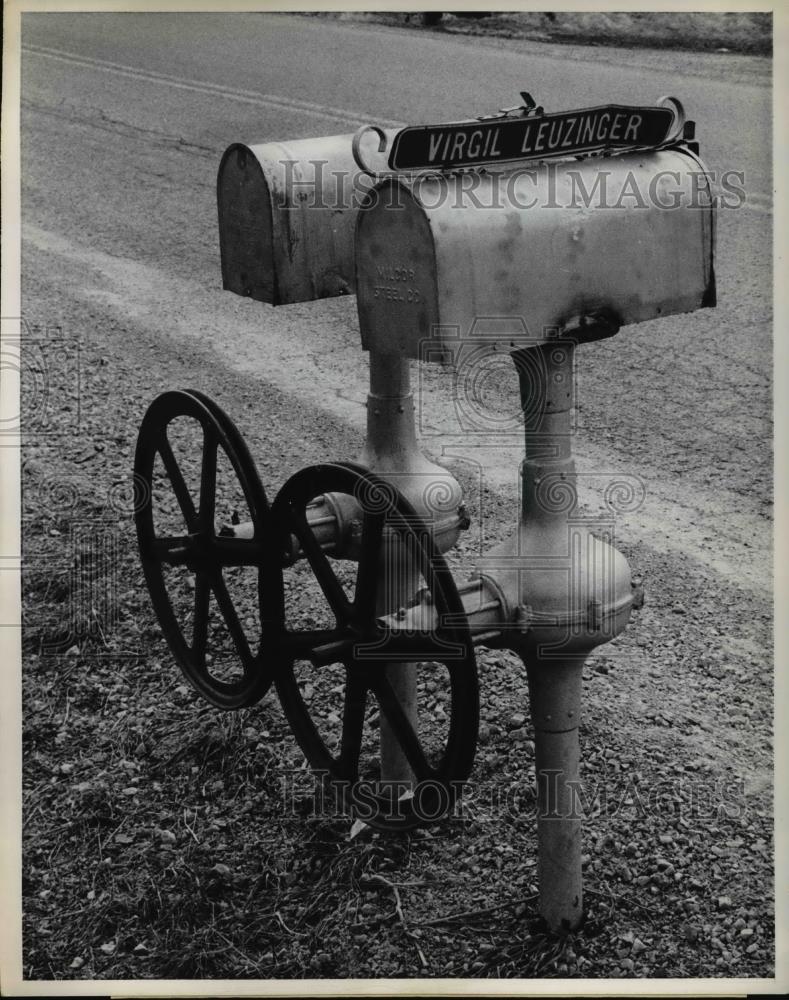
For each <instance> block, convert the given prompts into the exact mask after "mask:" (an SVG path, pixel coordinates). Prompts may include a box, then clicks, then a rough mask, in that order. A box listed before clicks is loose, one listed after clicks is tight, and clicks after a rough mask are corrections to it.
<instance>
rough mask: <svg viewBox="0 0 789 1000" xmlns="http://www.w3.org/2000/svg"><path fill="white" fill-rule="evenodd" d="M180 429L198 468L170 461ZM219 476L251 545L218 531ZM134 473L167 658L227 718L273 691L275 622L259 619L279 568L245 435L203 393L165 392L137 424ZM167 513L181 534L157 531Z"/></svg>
mask: <svg viewBox="0 0 789 1000" xmlns="http://www.w3.org/2000/svg"><path fill="white" fill-rule="evenodd" d="M176 428H178V430H180V431H183V432H184V433H185V434H186V436H187V437H189V438H190V439H192V438H194V440H195V441H196V442H198V443H199V446H200V447H199V451H200V455H199V463H198V460H197V457H196V456H189V455H187V456H184V455H180V456H179V455H178V454H177V453H176V450H175V449H174V446H173V442H172V441H171V435H172V434H173V432H174V430H175V429H176ZM198 464H199V475H195V471H196V469H197V466H198ZM186 466H188V467H189V469H188V472H190V473H191V476H189V475H187V469H186V468H185V467H186ZM220 467H221V472H222V473H223V475H222V482H221V490H222V493H223V496H224V495H225V494H227V495H232V496H234V497H236V498H238V499H239V502H240V504H241V506H242V509H244V511H245V514H246V516H247V517H248V520H249V522H250V523H251V525H252V534H251V537H248V538H235V537H227V536H224V535H223V534H222V533H221V532H218V531H217V529H216V524H215V517H216V516H217V514H218V513H219V511H218V510H217V491H218V488H219V486H220V483H219V475H220V473H219V469H220ZM134 471H135V482H136V484H137V488H138V491H139V494H138V503H137V504H136V511H135V521H136V527H137V540H138V544H139V550H140V559H141V562H142V567H143V572H144V574H145V580H146V583H147V585H148V590H149V592H150V596H151V601H152V604H153V608H154V612H155V614H156V617H157V619H158V621H159V625H160V627H161V629H162V632H163V634H164V637H165V639H166V640H167V643H168V645H169V647H170V650H171V652H172V653H173V656H174V657H175V659H176V661H177V662H178V664H179V666H180V667H181V670H182V671H183V673H184V675H185V676H186V678H187V679H188V680H189V682H190V683H191V684H192V685H193V686H194V687H195V688H196V690H197V691H198V692H199V693H200V694H201V695H202V697H203V698H205V700H206V701H208V702H210V703H211V704H212V705H215V706H216V707H218V708H222V709H227V710H230V709H237V708H243V707H248V706H250V705H253V704H255V702H257V701H259V700H260V698H262V697H263V695H264V694H265V693H266V691H267V690H268V688H269V687H270V685H271V681H272V673H271V670H270V668H269V667H268V666H267V665H266V664H265V657H264V652H265V650H266V648H267V642H268V638H269V636H270V635H271V634H272V632H273V631H276V623H273V622H271V621H270V620H268V619H266V617H265V613H266V612H264V608H263V602H262V594H263V592H264V591H265V590H267V589H271V590H274V591H276V590H277V589H278V587H279V586H281V584H278V581H277V579H276V569H277V567H278V564H277V563H276V562H272V560H271V558H270V534H269V525H270V510H269V505H268V501H267V499H266V494H265V491H264V489H263V486H262V485H261V482H260V479H259V477H258V474H257V471H256V469H255V465H254V462H253V461H252V458H251V456H250V454H249V451H248V449H247V447H246V445H245V443H244V441H243V439H242V437H241V434H240V433H239V431H238V429H237V428H236V426H235V425H234V424H233V422H232V421H231V420H230V418H229V417H228V416H227V415H226V414H225V413H224V411H223V410H222V409H221V408H220V407H219V406H218V405H217V404H216V403H214V402H213V401H212V400H210V399H208V397H206V396H204V395H203V394H202V393H199V392H197V391H193V392H191V391H182V390H177V391H171V392H165V393H163V394H162V395H160V396H158V397H157V398H156V399H155V400H154V402H153V403H152V404H151V406H150V407H149V409H148V411H147V413H146V414H145V417H144V418H143V421H142V424H141V426H140V431H139V434H138V438H137V448H136V452H135V461H134ZM225 473H226V474H225ZM190 478H191V480H192V483H191V484H190V481H189V480H190ZM195 481H196V484H195ZM168 484H169V490H170V491H171V493H172V497H174V499H175V504H174V505H173V504H172V497H170V496H168V493H167V486H168ZM165 510H172V511H173V513H172V514H171V515H169V517H170V520H169V521H168V523H172V524H173V525H175V524H176V523H178V524H180V525H182V530H181V531H180V532H178V531H174V530H169V531H168V530H166V529H165V530H162V527H161V525H160V524H158V523H157V521H158V520H160V517H161V515H162V512H163V511H165ZM245 519H246V518H245ZM244 576H246V577H247V578H248V580H251V581H252V582H253V586H252V587H247V588H246V592H244V593H239V592H238V591H237V589H236V588H238V587H239V586H240V584H239V583H238V582H237V580H239V579H240V578H242V577H244ZM176 577H177V578H178V579H177V584H178V585H176V583H175V582H174V581H175V578H176ZM190 589H191V590H193V598H191V597H190V594H189V591H190ZM249 591H251V593H249ZM190 605H191V607H190ZM268 607H269V605H268V604H267V608H268ZM190 619H191V620H190ZM250 623H251V624H250ZM250 632H253V633H255V634H256V635H257V636H258V639H257V641H255V639H254V638H253V639H250V634H249V633H250ZM217 651H220V652H221V655H222V664H221V669H220V665H219V660H218V657H217ZM234 655H235V659H233V656H234ZM231 662H232V667H227V666H226V664H230V663H231ZM228 676H229V677H230V679H228Z"/></svg>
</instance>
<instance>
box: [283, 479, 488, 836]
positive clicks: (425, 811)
mask: <svg viewBox="0 0 789 1000" xmlns="http://www.w3.org/2000/svg"><path fill="white" fill-rule="evenodd" d="M326 493H331V494H332V495H333V496H334V497H337V496H338V495H341V494H345V495H346V496H350V497H352V498H353V499H354V501H355V503H356V509H358V511H359V515H358V520H357V521H355V522H353V521H352V522H351V526H350V528H351V531H352V532H354V533H355V536H356V537H355V540H354V544H353V545H352V546H351V548H352V549H353V551H354V552H356V553H358V564H357V565H353V566H351V567H349V565H348V563H347V562H346V563H345V564H344V565H343V564H342V563H340V562H339V560H337V559H330V557H329V554H328V553H327V551H325V550H324V549H323V548H322V547H321V545H320V544H319V542H318V540H317V539H316V537H315V535H314V534H313V531H312V529H311V528H310V525H309V523H308V516H307V507H308V505H309V504H310V502H311V501H312V500H313V499H314V498H316V497H318V496H321V495H322V494H326ZM272 524H273V528H272V530H273V534H274V535H275V537H276V538H277V539H279V540H280V544H281V545H283V546H287V545H292V539H293V537H294V536H295V539H296V541H297V542H298V544H299V546H300V550H301V553H302V554H303V556H304V560H303V561H302V562H300V563H298V564H296V566H295V567H293V572H294V573H297V574H300V576H299V578H298V579H296V578H294V581H293V582H292V583H291V584H290V591H289V593H291V594H292V593H293V592H294V589H295V590H296V591H297V592H298V593H299V597H300V598H301V602H300V603H301V604H304V603H307V602H308V601H309V598H308V585H310V584H311V585H312V588H313V592H314V593H315V594H317V595H318V596H321V595H322V598H323V606H324V608H325V609H326V614H325V616H324V617H325V620H324V622H323V625H322V627H318V628H304V627H302V625H301V622H302V621H303V619H304V612H303V611H302V610H301V609H299V610H298V612H297V613H298V615H299V616H300V617H299V626H298V627H297V628H295V629H294V628H290V627H289V625H288V627H285V628H284V629H283V632H282V636H281V639H280V643H279V646H280V652H281V656H280V663H279V665H278V668H277V672H276V677H275V683H276V686H277V692H278V694H279V697H280V701H281V704H282V709H283V712H284V713H285V716H286V717H287V719H288V722H289V723H290V726H291V729H292V731H293V734H294V736H295V738H296V740H297V742H298V744H299V746H300V747H301V749H302V751H303V752H304V755H305V756H306V758H307V760H308V762H309V763H310V765H311V766H312V768H313V769H314V770H315V771H316V772H317V773H318V774H320V775H322V776H323V777H324V778H325V779H327V781H328V783H329V784H330V785H331V786H332V787H333V788H334V790H335V791H336V792H338V793H339V797H340V798H341V800H342V801H343V804H344V806H345V808H346V810H348V811H350V812H352V813H353V814H355V815H356V816H357V818H361V819H363V820H364V821H365V822H367V823H368V824H369V825H371V826H377V827H383V828H390V829H391V828H399V829H408V828H411V827H413V826H416V825H417V824H419V823H420V822H429V821H434V820H436V819H438V818H440V816H442V815H444V814H445V813H446V812H447V811H448V810H449V809H450V807H451V806H452V804H453V802H454V801H455V799H456V797H457V794H458V792H459V791H460V790H461V788H460V786H461V784H462V782H463V781H464V780H465V779H466V778H467V777H468V775H469V773H470V771H471V767H472V764H473V761H474V754H475V751H476V739H477V730H478V725H479V691H478V686H477V669H476V657H475V653H474V648H473V645H472V641H471V637H470V634H469V630H468V621H467V619H466V616H465V613H464V610H463V605H462V602H461V600H460V597H459V595H458V591H457V588H456V586H455V583H454V580H453V578H452V574H451V572H450V570H449V568H448V567H447V564H446V562H445V560H444V558H443V556H442V555H441V554H440V552H439V551H438V549H437V548H436V547H435V545H434V543H433V541H432V538H431V536H430V533H429V531H428V529H427V527H426V525H425V524H424V522H423V521H421V519H420V518H419V516H418V515H417V514H416V512H415V511H414V508H413V507H412V506H411V505H410V503H408V501H407V500H406V499H405V498H404V497H403V495H402V494H401V493H400V492H399V491H398V490H397V489H396V488H394V487H393V486H392V485H391V484H389V483H387V482H385V481H384V480H382V479H380V478H378V477H376V476H374V475H373V474H371V473H370V472H369V471H367V470H366V469H364V468H362V467H361V466H356V465H352V464H350V463H337V464H324V465H316V466H311V467H308V468H305V469H302V470H301V471H300V472H298V473H296V475H294V476H292V477H291V479H289V480H288V482H287V483H285V485H284V486H283V487H282V489H281V490H280V492H279V494H278V495H277V497H276V500H275V501H274V504H273V506H272ZM354 529H355V531H354ZM329 551H330V552H331V551H332V550H329ZM387 553H391V555H387ZM398 553H399V554H400V555H401V556H402V554H403V553H405V554H406V558H407V559H409V560H410V565H411V566H413V567H414V569H415V575H418V576H421V578H422V581H423V583H424V584H425V586H426V587H427V590H428V591H429V593H430V595H431V596H432V600H433V602H434V603H435V606H436V611H437V612H438V616H437V621H438V622H439V624H438V626H437V627H436V628H435V629H434V630H433V631H431V632H427V631H421V632H418V633H410V634H409V633H405V632H397V631H396V630H395V629H391V628H387V627H386V626H385V625H384V623H383V621H382V620H381V617H380V612H381V607H382V605H385V603H386V602H385V595H383V594H382V596H381V597H379V593H378V592H379V588H381V587H382V586H383V585H385V583H386V579H387V578H386V576H385V573H384V572H382V570H383V568H384V566H385V565H392V560H394V562H395V563H396V560H397V557H398ZM386 559H389V560H390V561H389V563H385V562H384V560H386ZM280 597H281V598H282V594H280ZM273 599H274V596H273V593H271V592H269V593H268V594H267V595H266V600H272V601H273ZM298 600H299V598H297V601H298ZM313 603H314V600H313ZM390 610H391V611H396V610H397V609H396V608H391V609H390V608H385V611H390ZM284 612H285V609H284V605H280V606H276V605H273V604H272V606H271V607H270V608H269V610H268V612H267V615H268V617H270V618H272V619H273V620H284V619H285V613H284ZM331 619H333V621H331ZM312 624H314V622H313V623H312ZM392 663H413V664H416V669H417V677H418V690H420V691H421V692H422V693H423V696H424V697H425V698H426V699H427V706H426V707H427V708H431V709H432V712H431V711H424V712H423V707H425V706H423V705H422V704H421V703H420V705H419V713H418V714H419V718H418V725H417V727H415V726H414V725H412V723H411V721H410V719H409V714H408V712H407V710H405V709H404V707H403V705H402V704H401V701H400V699H399V697H398V694H397V693H396V690H395V686H393V684H392V683H391V679H390V678H389V677H388V676H387V670H386V667H387V665H388V664H392ZM296 664H299V665H300V669H301V672H300V674H299V675H298V676H297V671H296ZM436 692H438V693H436ZM308 693H310V694H311V697H309V696H308ZM332 695H333V696H334V698H335V702H334V704H335V705H336V711H334V712H331V711H330V710H329V709H330V707H331V697H332ZM438 698H444V705H443V706H442V707H441V708H440V709H439V707H438V705H437V699H438ZM382 717H384V718H385V720H386V722H387V723H388V728H389V731H390V732H391V733H392V734H393V736H394V738H395V740H396V741H397V744H398V745H399V748H400V750H401V751H402V754H403V755H404V756H405V758H406V759H407V761H408V765H409V767H410V769H411V771H412V772H413V775H414V782H413V784H412V785H411V788H410V790H409V791H407V793H406V795H404V796H401V797H399V798H395V797H394V794H393V791H392V788H391V787H389V788H388V789H387V787H386V783H385V782H384V783H382V782H381V779H380V774H379V775H378V776H377V777H373V778H367V777H366V775H367V774H368V773H370V772H369V770H368V769H367V764H368V762H369V761H375V762H377V761H378V760H379V759H380V758H379V756H378V753H377V746H373V747H372V748H371V738H372V737H374V736H375V735H376V734H375V731H374V727H375V726H376V724H377V725H378V726H380V723H381V720H382ZM437 718H440V719H441V720H442V722H441V724H440V725H439V724H438V723H436V721H435V720H436V719H437ZM417 730H418V731H417ZM363 746H364V748H365V753H364V755H363V753H362V748H363ZM376 766H377V764H376V763H374V764H371V765H370V767H371V769H372V770H374V769H375V767H376Z"/></svg>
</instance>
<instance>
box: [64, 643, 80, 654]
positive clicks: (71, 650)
mask: <svg viewBox="0 0 789 1000" xmlns="http://www.w3.org/2000/svg"><path fill="white" fill-rule="evenodd" d="M66 656H79V646H77V645H74V646H69V648H68V649H67V650H66Z"/></svg>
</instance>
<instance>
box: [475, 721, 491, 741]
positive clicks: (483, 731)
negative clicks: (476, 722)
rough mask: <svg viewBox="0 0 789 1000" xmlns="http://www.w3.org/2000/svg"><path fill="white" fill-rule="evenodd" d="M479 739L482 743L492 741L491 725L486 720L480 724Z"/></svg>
mask: <svg viewBox="0 0 789 1000" xmlns="http://www.w3.org/2000/svg"><path fill="white" fill-rule="evenodd" d="M477 740H478V741H479V742H480V743H488V742H489V741H490V727H489V726H487V725H485V723H484V722H483V723H481V724H480V727H479V731H478V732H477Z"/></svg>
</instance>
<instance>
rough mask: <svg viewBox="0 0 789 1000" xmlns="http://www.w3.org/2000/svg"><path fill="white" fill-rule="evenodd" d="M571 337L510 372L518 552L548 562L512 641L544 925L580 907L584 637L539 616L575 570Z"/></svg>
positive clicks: (554, 924) (562, 596)
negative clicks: (528, 730)
mask: <svg viewBox="0 0 789 1000" xmlns="http://www.w3.org/2000/svg"><path fill="white" fill-rule="evenodd" d="M574 347H575V345H574V343H573V342H572V341H568V340H565V341H553V342H551V343H547V344H541V345H539V346H536V347H532V348H529V349H528V350H525V351H520V352H517V354H515V355H514V357H513V359H514V361H515V364H516V366H517V367H518V373H519V376H520V385H521V404H522V407H523V413H524V425H525V436H526V441H525V445H526V454H525V459H524V462H523V469H522V477H523V486H522V525H521V544H522V546H523V549H524V551H523V553H522V554H523V555H524V556H526V558H527V561H528V558H529V557H536V558H537V559H538V560H540V559H544V558H545V557H550V558H552V559H554V560H555V561H556V564H557V568H556V570H554V571H549V572H542V573H541V575H540V577H539V579H538V580H534V581H532V584H531V588H530V589H531V590H532V591H533V592H530V593H527V594H526V595H525V599H526V600H527V601H530V602H531V601H533V602H534V604H535V605H536V606H538V607H540V610H541V611H543V612H545V613H547V622H546V624H545V625H544V626H543V627H541V628H540V630H539V638H536V637H535V636H532V637H530V638H529V637H527V641H526V642H525V643H524V646H523V648H522V649H521V655H522V656H523V658H524V662H525V663H526V670H527V674H528V678H529V700H530V703H531V715H532V722H533V725H534V743H535V764H536V775H537V790H538V792H537V852H538V862H537V864H538V878H539V887H540V913H541V915H542V917H543V919H544V920H545V922H546V924H547V926H548V929H549V930H550V931H552V932H554V933H557V932H562V931H567V930H573V929H575V928H576V927H578V925H579V924H580V923H581V920H582V917H583V891H582V884H581V828H582V814H581V802H580V796H579V789H580V784H579V781H580V747H579V739H578V725H579V717H580V707H581V676H582V671H583V663H584V659H585V658H586V654H587V652H588V647H587V648H584V642H583V640H581V641H580V642H579V641H578V637H577V636H575V635H573V634H572V633H571V632H566V631H565V630H564V629H563V628H562V627H561V626H559V627H556V626H554V627H551V626H550V624H549V621H550V616H551V614H552V613H553V614H558V615H566V614H567V613H568V612H570V611H571V610H572V608H573V606H574V603H575V601H574V595H573V593H572V589H573V588H572V582H571V581H572V579H574V575H575V570H576V569H578V570H580V567H575V566H574V565H573V559H574V555H573V552H572V550H571V549H569V548H568V514H569V511H570V510H571V509H572V508H573V507H574V506H575V465H574V462H573V457H572V421H571V414H572V404H573V361H574ZM547 485H550V491H546V486H547ZM562 493H564V494H565V496H564V497H562V496H561V494H562ZM551 494H552V495H551ZM557 499H558V500H559V501H560V502H556V501H557ZM562 500H564V501H565V502H561V501H562ZM537 591H539V593H538V592H537Z"/></svg>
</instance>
